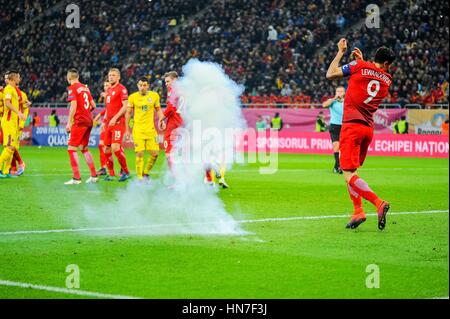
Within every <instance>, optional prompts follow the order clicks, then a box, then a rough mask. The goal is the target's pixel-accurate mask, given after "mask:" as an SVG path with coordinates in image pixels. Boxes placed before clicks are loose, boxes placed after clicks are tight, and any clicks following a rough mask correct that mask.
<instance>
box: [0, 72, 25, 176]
mask: <svg viewBox="0 0 450 319" xmlns="http://www.w3.org/2000/svg"><path fill="white" fill-rule="evenodd" d="M6 79H7V85H6V87H5V88H4V89H3V107H4V111H3V117H2V130H3V146H4V149H3V151H2V153H1V155H0V178H9V177H12V175H11V174H10V172H9V170H10V168H11V161H12V158H13V155H14V151H15V150H16V143H17V140H18V138H19V136H18V134H19V120H23V121H26V117H25V116H24V115H23V113H22V112H20V110H19V108H20V105H19V94H18V90H17V86H18V85H19V83H20V74H19V72H17V71H9V72H8V73H7V74H6Z"/></svg>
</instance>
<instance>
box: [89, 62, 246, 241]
mask: <svg viewBox="0 0 450 319" xmlns="http://www.w3.org/2000/svg"><path fill="white" fill-rule="evenodd" d="M174 91H175V94H177V95H178V96H180V97H181V98H182V100H183V103H182V105H181V108H180V112H181V114H182V116H183V119H184V122H185V123H184V128H183V130H182V132H181V138H180V139H179V140H178V141H177V142H176V144H175V148H176V149H177V150H179V152H177V153H178V154H179V155H178V156H176V160H175V161H174V164H173V175H172V173H171V172H170V171H167V172H166V174H165V175H164V176H163V177H161V178H160V179H159V180H152V182H151V183H150V185H146V184H142V183H137V182H130V183H129V185H127V187H126V188H125V189H121V190H119V191H118V192H117V194H116V197H117V198H116V200H114V201H113V202H111V203H108V204H103V205H101V204H99V203H96V204H95V205H89V206H88V207H85V209H84V217H85V218H86V220H87V222H88V224H89V226H96V227H117V232H120V233H124V232H125V233H126V234H149V235H173V234H198V235H239V234H244V233H245V232H244V231H243V230H242V229H241V228H240V226H239V224H238V223H237V222H236V221H235V220H234V219H233V218H232V216H231V215H230V214H228V213H227V211H226V209H225V206H224V204H223V203H222V201H221V200H220V198H219V197H218V196H217V192H218V190H217V189H214V188H212V187H211V186H209V185H205V184H204V183H203V176H204V169H205V167H206V166H209V167H210V165H215V166H214V167H217V166H218V165H220V164H224V162H225V154H234V151H235V149H234V143H233V142H234V136H233V134H231V133H232V132H233V130H236V129H244V128H245V125H246V124H245V120H244V118H243V115H242V111H241V107H240V98H239V97H240V95H241V94H242V92H243V88H242V87H241V86H239V85H237V84H236V83H235V82H233V81H232V80H231V79H230V78H229V77H228V76H227V75H226V74H225V73H224V71H223V70H222V68H221V67H220V66H219V65H217V64H214V63H210V62H200V61H198V60H195V59H194V60H191V61H189V62H188V63H187V64H186V65H185V66H184V67H183V76H182V77H181V78H179V79H178V81H177V82H176V84H175V86H174ZM230 132H231V133H230ZM226 162H227V163H226V164H227V166H228V167H230V166H231V165H232V162H233V159H232V156H231V157H227V158H226ZM168 182H169V183H174V184H173V185H172V186H173V187H167V183H168ZM129 226H139V227H129ZM141 226H142V227H141ZM120 227H124V228H127V227H128V229H127V230H120Z"/></svg>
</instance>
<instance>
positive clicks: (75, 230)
mask: <svg viewBox="0 0 450 319" xmlns="http://www.w3.org/2000/svg"><path fill="white" fill-rule="evenodd" d="M448 212H449V211H448V210H428V211H420V212H393V213H389V216H392V215H422V214H442V213H448ZM376 215H377V214H367V216H376ZM348 217H349V215H348V214H345V215H342V214H341V215H322V216H321V215H319V216H296V217H273V218H262V219H247V220H236V221H235V222H236V223H239V224H249V223H265V222H280V221H293V220H315V219H334V218H348ZM229 223H232V222H229ZM215 224H217V223H211V222H209V223H208V222H204V223H200V222H199V223H184V224H183V223H173V224H155V225H135V226H134V225H132V226H113V227H91V228H65V229H47V230H16V231H7V232H0V236H11V235H32V234H50V233H78V232H102V231H111V230H134V229H151V228H161V227H177V226H195V225H215Z"/></svg>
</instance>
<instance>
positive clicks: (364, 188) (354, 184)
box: [348, 175, 381, 207]
mask: <svg viewBox="0 0 450 319" xmlns="http://www.w3.org/2000/svg"><path fill="white" fill-rule="evenodd" d="M348 184H349V186H350V187H351V188H352V189H353V190H354V191H355V192H356V193H357V194H358V195H359V196H361V197H362V198H364V199H366V200H368V201H369V202H371V203H372V204H373V205H375V207H378V206H379V204H380V202H381V200H380V199H379V198H378V196H377V194H375V193H374V192H373V191H372V190H371V189H370V187H369V185H367V183H366V182H365V181H364V180H363V179H361V178H359V176H358V175H353V176H352V178H351V179H350V181H349V182H348ZM349 192H350V190H349ZM350 196H352V195H350ZM352 200H353V198H352ZM359 200H360V201H361V199H359ZM353 203H355V202H353Z"/></svg>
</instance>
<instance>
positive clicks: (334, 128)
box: [330, 124, 342, 174]
mask: <svg viewBox="0 0 450 319" xmlns="http://www.w3.org/2000/svg"><path fill="white" fill-rule="evenodd" d="M340 131H341V126H340V125H335V124H331V125H330V137H331V142H332V144H333V156H334V167H333V172H334V173H336V174H342V170H341V168H340V163H339V137H340Z"/></svg>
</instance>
